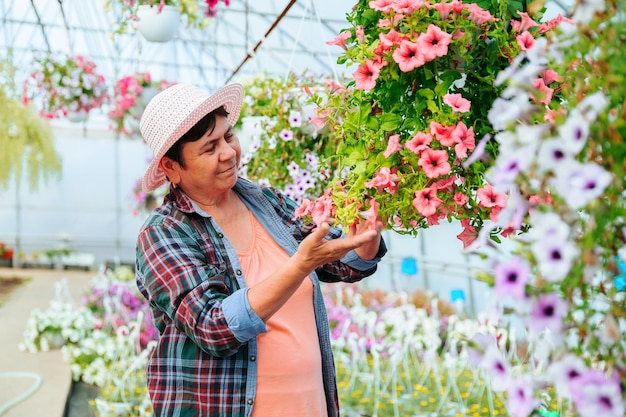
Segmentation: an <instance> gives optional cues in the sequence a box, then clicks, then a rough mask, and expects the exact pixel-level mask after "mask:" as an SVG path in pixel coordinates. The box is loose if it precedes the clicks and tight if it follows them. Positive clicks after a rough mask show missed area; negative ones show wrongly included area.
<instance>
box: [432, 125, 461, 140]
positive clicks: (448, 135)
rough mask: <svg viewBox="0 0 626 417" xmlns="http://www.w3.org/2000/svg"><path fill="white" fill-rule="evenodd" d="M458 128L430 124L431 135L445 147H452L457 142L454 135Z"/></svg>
mask: <svg viewBox="0 0 626 417" xmlns="http://www.w3.org/2000/svg"><path fill="white" fill-rule="evenodd" d="M455 129H456V126H444V125H442V124H441V123H437V122H430V134H431V135H433V136H434V137H435V139H437V140H438V141H439V143H441V144H442V145H443V146H452V145H454V144H455V142H456V138H455V137H454V136H453V133H454V131H455Z"/></svg>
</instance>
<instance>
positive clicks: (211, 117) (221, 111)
mask: <svg viewBox="0 0 626 417" xmlns="http://www.w3.org/2000/svg"><path fill="white" fill-rule="evenodd" d="M215 116H224V117H227V116H228V112H227V111H226V109H225V108H224V106H220V107H218V108H217V109H215V110H213V111H212V112H211V113H208V114H207V115H206V116H204V117H203V118H202V119H200V120H199V121H198V123H196V124H195V125H194V126H193V127H192V128H191V129H189V130H188V131H187V132H186V133H185V134H184V135H183V136H181V138H180V139H178V140H177V141H176V143H175V144H173V145H172V147H171V148H170V149H169V150H168V151H167V152H166V153H165V156H166V157H168V158H169V159H171V160H172V161H174V162H177V163H179V164H180V166H182V167H183V168H184V167H185V162H184V161H183V155H182V149H183V145H184V144H185V143H188V142H195V141H197V140H198V139H200V138H201V137H202V136H204V135H205V134H206V133H209V134H211V133H213V129H215Z"/></svg>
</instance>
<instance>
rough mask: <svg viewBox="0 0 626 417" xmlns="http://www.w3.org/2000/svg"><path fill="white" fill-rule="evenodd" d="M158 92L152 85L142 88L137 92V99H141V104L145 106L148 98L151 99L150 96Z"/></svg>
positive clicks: (148, 100)
mask: <svg viewBox="0 0 626 417" xmlns="http://www.w3.org/2000/svg"><path fill="white" fill-rule="evenodd" d="M158 92H159V90H157V88H156V87H153V86H148V87H144V88H142V89H141V93H140V94H139V100H140V101H141V104H143V105H144V106H147V105H148V103H149V102H150V100H152V98H153V97H154V96H156V95H157V93H158Z"/></svg>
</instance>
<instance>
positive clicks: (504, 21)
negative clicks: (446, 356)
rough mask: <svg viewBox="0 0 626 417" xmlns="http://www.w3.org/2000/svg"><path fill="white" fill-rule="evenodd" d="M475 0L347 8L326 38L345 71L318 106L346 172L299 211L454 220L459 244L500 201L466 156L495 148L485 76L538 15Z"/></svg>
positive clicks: (400, 222)
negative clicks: (342, 83)
mask: <svg viewBox="0 0 626 417" xmlns="http://www.w3.org/2000/svg"><path fill="white" fill-rule="evenodd" d="M484 3H486V6H485V8H483V7H480V6H479V5H478V4H476V3H462V2H460V1H456V0H455V1H441V2H436V3H426V2H424V3H422V2H389V1H383V0H377V1H366V0H361V1H359V2H358V4H357V5H356V6H355V8H354V9H353V10H352V11H351V12H349V13H348V15H347V18H348V22H349V23H350V24H351V27H350V28H349V29H346V30H345V31H343V32H342V33H340V34H339V36H338V37H337V38H335V39H334V40H331V41H329V42H328V43H329V44H331V45H337V46H338V47H341V48H343V49H344V52H343V54H342V56H341V57H340V58H339V62H340V63H343V64H345V65H346V66H347V67H351V68H352V71H353V73H352V77H353V79H352V80H351V81H350V82H349V83H348V84H347V86H346V87H347V88H345V89H342V90H338V93H337V94H333V95H331V96H329V98H328V101H327V103H325V104H324V105H321V106H320V108H319V109H318V116H319V118H320V119H321V121H322V123H324V122H325V123H326V124H327V125H328V126H329V127H330V130H331V132H332V135H334V137H335V140H336V141H337V142H338V143H339V146H338V148H337V152H336V156H334V157H333V159H336V160H337V162H336V163H337V164H338V167H339V169H340V171H341V172H342V173H345V176H342V177H339V178H337V181H335V182H334V183H333V185H332V186H331V188H330V189H329V190H328V191H327V193H326V195H324V196H323V197H322V198H320V199H318V200H317V201H316V202H313V203H307V204H306V205H305V206H303V207H301V213H300V214H302V215H303V216H310V215H311V214H312V213H317V217H318V218H317V219H316V221H322V220H324V219H328V218H329V217H332V218H333V219H334V220H335V221H337V222H338V223H339V224H342V225H344V226H347V225H350V224H352V223H353V222H355V221H356V219H357V218H359V217H368V218H369V219H370V220H371V221H372V222H373V221H374V220H375V219H376V218H380V219H382V221H383V222H384V224H385V225H386V227H387V228H389V229H392V230H395V231H396V232H398V233H410V234H416V233H417V232H418V231H419V230H420V229H422V228H426V227H429V226H433V225H436V224H438V223H439V222H440V221H442V220H444V219H447V220H452V219H458V220H460V221H461V224H462V226H463V229H464V230H463V232H462V233H461V234H459V236H458V237H459V239H460V240H462V241H463V243H464V246H467V245H469V243H471V242H472V241H473V240H474V239H475V238H476V235H477V233H478V231H479V230H480V229H481V227H482V224H483V222H484V221H485V220H488V219H490V218H491V217H493V216H495V215H496V214H497V212H498V211H500V210H502V209H503V208H504V206H505V204H506V199H507V196H506V195H505V194H504V193H502V192H501V191H495V190H494V189H493V187H491V186H490V185H489V184H488V183H486V181H485V179H484V172H485V170H486V169H487V167H488V166H489V162H488V161H485V160H479V161H478V162H476V163H474V164H472V166H471V167H468V162H469V161H471V160H473V159H476V158H478V156H479V155H482V154H483V153H484V154H485V155H495V154H496V153H497V146H496V144H495V143H494V142H493V141H490V140H489V134H490V133H492V130H493V129H492V126H491V125H490V123H489V120H488V119H487V112H488V110H489V108H490V105H491V103H492V102H493V101H494V100H495V99H496V97H497V96H498V93H499V92H500V91H501V90H502V87H498V86H496V85H494V81H495V79H496V76H497V74H498V73H499V72H500V70H502V69H503V68H506V67H507V66H509V65H510V63H511V62H512V61H513V60H514V59H515V57H516V56H517V54H519V52H520V51H522V50H524V49H526V48H527V47H528V44H530V43H532V42H533V41H534V39H535V38H537V37H540V36H542V34H543V33H544V30H547V25H542V26H539V25H538V24H537V23H536V22H535V20H537V19H539V18H540V17H541V15H540V14H537V15H536V16H533V17H531V16H530V15H528V14H527V13H525V12H523V11H522V10H518V6H519V7H521V3H516V2H494V3H493V4H494V6H493V7H491V3H490V2H481V4H484ZM499 232H502V229H498V230H494V231H493V234H492V237H493V238H494V239H496V240H497V239H498V233H499ZM505 233H506V232H505Z"/></svg>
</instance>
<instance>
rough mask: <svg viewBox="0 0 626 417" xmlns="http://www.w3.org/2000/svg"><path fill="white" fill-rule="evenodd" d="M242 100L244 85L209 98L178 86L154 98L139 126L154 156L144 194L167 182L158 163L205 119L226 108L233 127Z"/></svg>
mask: <svg viewBox="0 0 626 417" xmlns="http://www.w3.org/2000/svg"><path fill="white" fill-rule="evenodd" d="M243 96H244V93H243V86H242V85H241V84H230V85H227V86H225V87H222V88H221V89H219V90H218V91H217V92H216V93H215V94H209V93H207V92H206V91H204V90H202V89H200V88H199V87H197V86H195V85H192V84H186V83H181V84H175V85H173V86H171V87H169V88H167V89H165V90H163V91H161V92H160V93H159V94H157V95H156V96H154V97H153V98H152V100H150V102H149V103H148V105H147V106H146V109H145V110H144V112H143V115H142V116H141V121H140V122H139V129H140V130H141V135H142V136H143V138H144V140H145V141H146V143H147V144H148V146H149V147H150V149H151V150H152V154H153V155H154V158H153V159H152V161H151V162H150V165H149V166H148V169H146V173H145V174H144V176H143V181H142V187H143V190H144V191H145V192H147V193H149V192H152V191H154V190H155V189H157V188H158V187H159V186H161V185H163V184H164V183H165V182H166V178H165V174H164V173H163V171H162V170H161V168H159V161H160V160H161V158H162V157H163V155H165V154H166V153H167V151H168V150H169V149H170V148H171V147H172V145H174V144H175V143H176V142H177V141H178V140H179V139H180V138H181V137H182V136H183V135H184V134H185V133H187V132H188V131H189V129H191V128H192V127H193V126H195V124H196V123H198V122H199V121H200V119H202V118H203V117H204V116H206V115H207V114H209V113H210V112H212V111H213V110H215V109H217V108H219V107H222V106H224V108H225V109H226V111H227V112H228V118H227V119H228V122H229V123H230V124H231V126H234V125H235V123H236V122H237V119H239V113H240V112H241V105H242V103H243Z"/></svg>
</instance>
